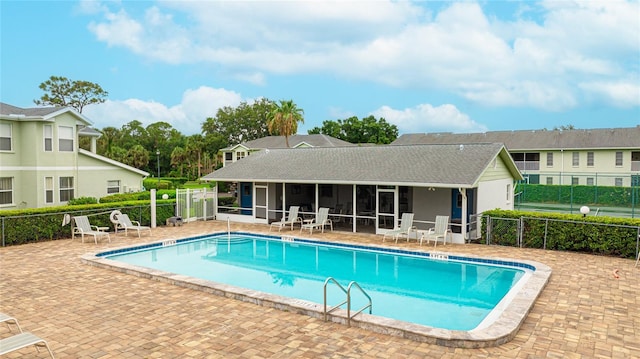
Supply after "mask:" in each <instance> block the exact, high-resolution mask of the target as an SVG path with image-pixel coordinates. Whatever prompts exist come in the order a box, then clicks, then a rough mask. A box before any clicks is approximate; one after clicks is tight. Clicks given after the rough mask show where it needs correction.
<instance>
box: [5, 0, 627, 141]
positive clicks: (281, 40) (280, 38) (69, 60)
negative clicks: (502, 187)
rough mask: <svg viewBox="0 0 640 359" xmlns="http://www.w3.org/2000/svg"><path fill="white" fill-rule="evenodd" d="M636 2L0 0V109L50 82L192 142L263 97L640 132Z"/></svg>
mask: <svg viewBox="0 0 640 359" xmlns="http://www.w3.org/2000/svg"><path fill="white" fill-rule="evenodd" d="M639 19H640V4H639V2H638V1H637V0H634V1H617V0H603V1H568V0H567V1H558V0H554V1H536V2H534V1H508V0H505V1H477V2H475V1H459V2H451V1H416V2H414V1H402V0H398V1H382V0H380V1H357V0H354V1H338V0H334V1H319V0H316V1H311V0H309V1H260V0H253V1H7V0H0V20H1V21H0V22H1V25H0V26H1V29H0V30H1V35H0V36H1V39H0V40H1V48H0V51H1V52H0V60H1V62H0V71H1V72H0V78H1V80H0V81H1V87H0V100H1V101H2V102H5V103H9V104H11V105H14V106H19V107H34V106H35V105H34V104H33V100H34V99H37V98H40V96H42V94H43V92H42V91H41V90H40V89H39V88H38V85H39V84H40V83H41V82H43V81H45V80H47V79H48V78H49V77H50V76H52V75H56V76H65V77H68V78H70V79H73V80H86V81H91V82H95V83H98V84H99V85H100V86H102V88H104V89H105V90H106V91H108V92H109V97H108V101H107V102H105V103H103V104H100V105H94V106H90V107H88V108H86V109H85V111H84V114H85V115H86V116H87V117H89V119H91V120H92V121H93V123H94V127H96V128H98V129H100V128H103V127H106V126H114V127H118V128H119V127H121V126H122V125H123V124H125V123H128V122H130V121H132V120H138V121H141V122H142V123H143V124H144V125H148V124H150V123H153V122H158V121H165V122H168V123H170V124H171V125H172V126H173V127H174V128H176V129H178V130H179V131H181V132H182V133H183V134H186V135H190V134H193V133H199V132H200V128H201V127H200V126H201V124H202V122H203V121H204V120H205V119H206V118H207V117H213V116H215V113H216V111H217V109H218V108H220V107H223V106H237V105H238V104H239V103H240V102H241V101H247V102H251V101H253V100H255V99H258V98H261V97H265V98H268V99H270V100H276V101H277V100H281V99H291V100H293V101H294V102H295V103H296V104H297V105H298V106H299V107H300V108H302V109H303V110H304V113H305V122H304V124H303V125H301V126H300V128H299V131H298V133H306V132H307V130H309V129H311V128H313V127H315V126H321V125H322V121H324V120H336V119H344V118H347V117H350V116H358V117H359V118H363V117H366V116H369V115H374V116H375V117H377V118H379V117H384V118H385V119H386V120H387V121H388V122H391V123H393V124H395V125H397V126H398V128H399V130H400V133H412V132H479V131H480V132H481V131H496V130H520V129H541V128H547V129H552V128H554V127H559V126H564V125H573V126H575V127H577V128H606V127H633V126H637V125H640V21H639Z"/></svg>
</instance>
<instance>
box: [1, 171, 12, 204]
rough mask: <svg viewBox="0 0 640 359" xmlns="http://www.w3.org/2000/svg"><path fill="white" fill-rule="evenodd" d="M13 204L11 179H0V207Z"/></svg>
mask: <svg viewBox="0 0 640 359" xmlns="http://www.w3.org/2000/svg"><path fill="white" fill-rule="evenodd" d="M3 204H13V177H0V205H3Z"/></svg>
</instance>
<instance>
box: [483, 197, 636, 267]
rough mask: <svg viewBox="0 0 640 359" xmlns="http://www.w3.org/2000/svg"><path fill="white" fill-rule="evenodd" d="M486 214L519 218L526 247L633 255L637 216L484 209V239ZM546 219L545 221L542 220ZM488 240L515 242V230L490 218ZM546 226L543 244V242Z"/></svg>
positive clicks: (508, 224)
mask: <svg viewBox="0 0 640 359" xmlns="http://www.w3.org/2000/svg"><path fill="white" fill-rule="evenodd" d="M487 217H494V218H514V219H520V220H521V221H522V225H523V226H522V238H523V240H524V241H526V247H527V248H545V249H550V250H562V251H573V252H583V253H591V254H600V255H608V256H616V257H622V258H631V259H635V258H636V250H637V244H638V231H639V229H640V219H633V218H619V217H605V216H601V217H596V216H587V217H583V216H582V215H577V214H562V213H543V212H525V211H509V210H497V209H496V210H491V211H485V212H484V213H483V215H482V229H481V230H482V237H483V238H487V227H486V226H487ZM545 219H549V221H545ZM492 223H493V227H492V230H491V233H492V238H491V243H494V244H503V245H515V240H514V238H517V235H518V234H517V233H515V232H516V228H515V226H513V225H512V224H513V223H511V224H510V223H509V222H507V221H493V222H492ZM545 227H546V233H547V237H546V243H545V242H544V237H545Z"/></svg>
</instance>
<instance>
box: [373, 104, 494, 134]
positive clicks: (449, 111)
mask: <svg viewBox="0 0 640 359" xmlns="http://www.w3.org/2000/svg"><path fill="white" fill-rule="evenodd" d="M371 114H372V115H373V116H374V117H377V118H379V117H383V118H384V119H385V120H386V121H387V122H389V123H392V124H394V125H396V126H398V130H399V132H400V133H415V132H442V131H445V130H446V131H449V132H484V131H486V130H487V128H486V127H485V126H483V125H481V124H478V123H476V122H475V121H473V120H471V119H470V118H469V116H467V115H466V114H464V113H462V112H460V110H458V109H457V108H456V107H455V106H454V105H451V104H444V105H440V106H436V107H434V106H432V105H430V104H421V105H418V106H416V107H413V108H405V109H400V110H397V109H393V108H391V107H389V106H382V107H380V108H379V109H377V110H375V111H373V112H372V113H371Z"/></svg>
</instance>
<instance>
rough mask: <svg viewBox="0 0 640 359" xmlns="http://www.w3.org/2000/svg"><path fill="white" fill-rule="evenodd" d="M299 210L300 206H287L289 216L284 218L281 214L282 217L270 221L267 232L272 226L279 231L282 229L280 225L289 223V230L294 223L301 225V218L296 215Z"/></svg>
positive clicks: (283, 225)
mask: <svg viewBox="0 0 640 359" xmlns="http://www.w3.org/2000/svg"><path fill="white" fill-rule="evenodd" d="M299 211H300V206H291V207H289V217H288V218H286V219H285V217H284V216H282V219H280V220H279V221H277V222H272V223H271V226H269V232H271V228H273V227H278V232H280V230H282V227H286V226H288V225H291V230H293V225H294V224H296V223H300V224H301V225H302V218H300V217H299V216H298V212H299Z"/></svg>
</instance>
